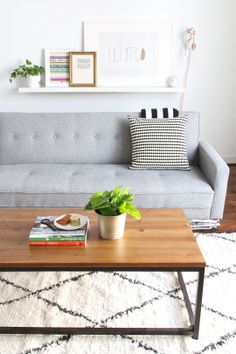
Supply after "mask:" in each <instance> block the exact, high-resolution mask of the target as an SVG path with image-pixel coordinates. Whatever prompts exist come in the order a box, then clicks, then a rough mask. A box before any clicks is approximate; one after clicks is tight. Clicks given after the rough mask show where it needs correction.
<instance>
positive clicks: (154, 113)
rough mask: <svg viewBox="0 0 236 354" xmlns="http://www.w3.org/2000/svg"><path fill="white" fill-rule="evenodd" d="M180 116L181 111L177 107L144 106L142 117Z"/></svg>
mask: <svg viewBox="0 0 236 354" xmlns="http://www.w3.org/2000/svg"><path fill="white" fill-rule="evenodd" d="M178 116H179V111H178V109H176V108H170V107H166V108H149V109H148V108H142V109H141V113H140V117H141V118H147V119H150V118H175V117H178Z"/></svg>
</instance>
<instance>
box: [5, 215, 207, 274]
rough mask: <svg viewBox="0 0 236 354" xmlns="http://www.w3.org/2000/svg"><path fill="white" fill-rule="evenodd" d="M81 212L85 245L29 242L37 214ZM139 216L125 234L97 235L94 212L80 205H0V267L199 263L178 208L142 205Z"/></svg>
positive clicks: (201, 262)
mask: <svg viewBox="0 0 236 354" xmlns="http://www.w3.org/2000/svg"><path fill="white" fill-rule="evenodd" d="M67 212H79V213H80V214H85V215H88V217H89V219H90V231H89V236H88V245H87V246H86V247H78V246H77V247H76V246H65V247H63V246H29V245H28V236H29V233H30V230H31V228H32V225H33V223H34V221H35V219H36V216H38V215H62V214H65V213H67ZM141 214H142V219H141V220H140V221H136V220H135V219H133V218H131V217H129V216H128V217H127V222H126V230H125V234H124V237H123V238H121V239H118V240H103V239H101V238H99V237H98V234H97V227H96V215H95V213H94V212H92V211H89V212H88V211H84V210H78V209H69V210H68V209H0V269H1V270H4V269H5V270H14V269H19V268H20V269H25V270H27V269H28V270H29V269H35V270H37V269H38V270H42V269H45V270H47V269H49V270H50V269H55V270H56V269H58V270H59V269H60V270H67V269H90V268H91V269H102V268H110V269H124V270H125V269H134V270H142V269H150V270H151V269H155V268H173V269H174V268H186V269H191V268H203V267H204V266H205V261H204V258H203V256H202V254H201V251H200V249H199V247H198V245H197V242H196V241H195V238H194V235H193V233H192V231H191V228H190V227H189V225H188V220H187V219H186V217H185V215H184V213H183V211H182V210H181V209H141Z"/></svg>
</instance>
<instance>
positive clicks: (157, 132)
mask: <svg viewBox="0 0 236 354" xmlns="http://www.w3.org/2000/svg"><path fill="white" fill-rule="evenodd" d="M128 120H129V126H130V132H131V141H132V164H131V166H130V169H135V170H152V169H153V170H154V169H168V170H190V167H189V163H188V158H187V148H186V135H185V129H186V123H187V118H186V117H180V118H169V119H158V118H157V119H146V118H138V117H128Z"/></svg>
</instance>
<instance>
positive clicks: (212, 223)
mask: <svg viewBox="0 0 236 354" xmlns="http://www.w3.org/2000/svg"><path fill="white" fill-rule="evenodd" d="M190 225H191V227H192V230H210V229H216V228H217V227H218V226H220V222H219V220H217V219H193V220H191V221H190Z"/></svg>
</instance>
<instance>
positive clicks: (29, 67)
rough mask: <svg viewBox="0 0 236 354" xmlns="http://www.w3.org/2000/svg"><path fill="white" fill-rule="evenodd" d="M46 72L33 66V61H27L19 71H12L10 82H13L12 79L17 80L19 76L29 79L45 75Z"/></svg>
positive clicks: (40, 67)
mask: <svg viewBox="0 0 236 354" xmlns="http://www.w3.org/2000/svg"><path fill="white" fill-rule="evenodd" d="M44 71H45V70H44V68H43V67H42V66H38V65H34V64H32V62H31V61H29V60H28V59H26V61H25V64H24V65H20V66H19V67H18V68H17V69H15V70H13V71H12V73H11V74H10V79H9V81H10V82H12V79H15V78H16V77H17V76H20V77H27V76H29V75H31V76H37V75H41V74H43V73H44Z"/></svg>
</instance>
